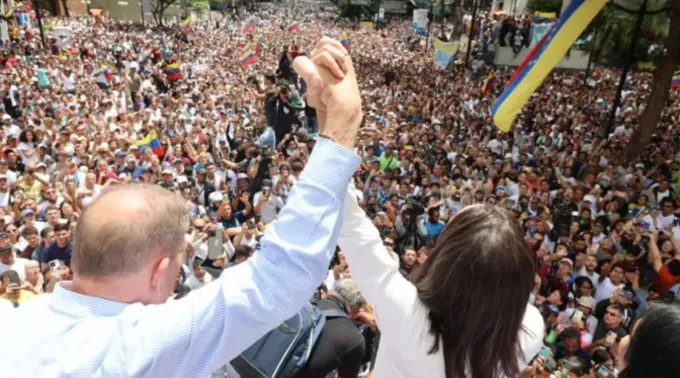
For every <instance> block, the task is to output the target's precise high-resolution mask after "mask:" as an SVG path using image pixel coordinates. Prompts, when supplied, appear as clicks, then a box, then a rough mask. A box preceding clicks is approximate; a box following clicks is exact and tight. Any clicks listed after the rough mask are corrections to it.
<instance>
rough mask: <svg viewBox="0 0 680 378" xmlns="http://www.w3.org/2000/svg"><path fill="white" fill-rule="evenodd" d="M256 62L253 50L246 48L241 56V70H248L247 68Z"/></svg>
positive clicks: (255, 54)
mask: <svg viewBox="0 0 680 378" xmlns="http://www.w3.org/2000/svg"><path fill="white" fill-rule="evenodd" d="M256 60H257V53H256V52H255V48H248V49H247V50H246V51H245V52H244V53H243V55H242V56H241V64H242V65H243V69H244V70H245V69H246V68H248V66H249V65H251V64H253V63H255V61H256Z"/></svg>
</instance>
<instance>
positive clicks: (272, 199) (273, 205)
mask: <svg viewBox="0 0 680 378" xmlns="http://www.w3.org/2000/svg"><path fill="white" fill-rule="evenodd" d="M260 198H262V192H257V193H255V197H253V203H254V204H258V203H259V202H260ZM282 208H283V200H282V199H281V197H279V196H277V195H276V194H274V193H271V194H270V195H269V200H268V201H267V202H265V203H263V204H262V205H261V206H260V216H262V222H263V223H264V224H268V223H271V222H272V221H273V220H274V219H276V216H277V215H278V214H279V210H280V209H282Z"/></svg>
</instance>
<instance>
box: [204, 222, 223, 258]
mask: <svg viewBox="0 0 680 378" xmlns="http://www.w3.org/2000/svg"><path fill="white" fill-rule="evenodd" d="M223 244H224V232H222V230H221V229H217V230H210V231H209V232H208V258H209V259H210V260H217V259H218V258H219V257H220V256H222V250H223V246H222V245H223Z"/></svg>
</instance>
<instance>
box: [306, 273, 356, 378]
mask: <svg viewBox="0 0 680 378" xmlns="http://www.w3.org/2000/svg"><path fill="white" fill-rule="evenodd" d="M315 305H316V307H317V308H318V309H319V310H321V311H322V312H323V313H324V314H325V316H326V324H325V325H324V327H323V329H322V330H321V334H320V335H319V339H318V340H317V342H316V344H315V345H314V350H313V351H312V354H311V356H310V357H309V361H307V364H306V365H305V366H304V367H303V368H302V369H301V370H300V371H299V372H298V373H297V374H295V376H294V378H319V377H328V376H331V377H334V376H337V377H340V378H356V377H357V376H358V374H359V370H360V368H361V365H362V363H363V362H364V359H365V357H366V342H365V340H364V335H362V332H361V331H360V328H359V327H357V324H355V322H354V320H353V319H354V318H355V317H356V315H357V314H359V312H360V311H362V309H364V308H365V307H366V306H367V304H366V300H365V299H364V296H363V295H362V294H361V291H360V290H359V288H358V287H357V285H356V284H355V283H354V281H352V280H350V279H343V280H341V281H338V282H337V283H336V284H335V288H334V290H333V291H332V292H331V293H330V294H328V295H326V296H323V297H322V299H320V300H318V301H317V302H316V303H315ZM333 372H335V373H336V374H337V375H332V374H333Z"/></svg>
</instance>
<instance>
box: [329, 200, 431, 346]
mask: <svg viewBox="0 0 680 378" xmlns="http://www.w3.org/2000/svg"><path fill="white" fill-rule="evenodd" d="M338 244H339V245H340V248H341V249H342V251H343V252H344V253H345V256H346V257H347V262H348V263H349V265H350V267H351V269H352V280H354V282H356V284H357V286H359V288H360V289H361V292H362V293H363V295H364V297H365V298H366V300H367V301H368V303H370V304H371V306H373V308H374V310H375V313H376V322H377V324H378V327H379V328H381V329H385V330H389V329H392V330H397V329H399V330H403V329H404V327H408V325H409V324H410V323H409V321H408V320H409V319H413V318H412V316H411V314H412V312H413V311H414V309H415V307H416V306H415V304H416V303H417V301H418V294H417V291H416V287H415V286H414V285H413V284H411V283H410V282H408V281H407V280H406V279H405V278H404V277H403V276H402V275H401V274H400V273H399V263H398V262H397V261H395V260H394V259H393V258H392V257H391V256H390V254H389V253H388V252H387V250H386V249H385V246H384V245H383V242H382V239H380V234H379V233H378V229H377V228H376V227H375V226H374V225H373V223H372V222H371V220H370V219H368V218H367V217H366V214H365V213H364V211H363V210H362V209H361V208H360V207H359V204H358V203H357V201H356V199H355V196H354V195H349V194H348V195H347V196H346V197H345V205H344V209H343V223H342V227H341V229H340V238H339V239H338ZM422 316H423V318H424V317H425V316H426V315H425V314H423V315H422ZM383 335H386V334H383ZM395 336H397V335H395Z"/></svg>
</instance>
